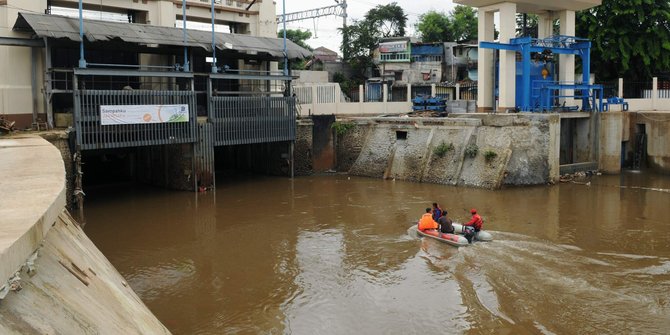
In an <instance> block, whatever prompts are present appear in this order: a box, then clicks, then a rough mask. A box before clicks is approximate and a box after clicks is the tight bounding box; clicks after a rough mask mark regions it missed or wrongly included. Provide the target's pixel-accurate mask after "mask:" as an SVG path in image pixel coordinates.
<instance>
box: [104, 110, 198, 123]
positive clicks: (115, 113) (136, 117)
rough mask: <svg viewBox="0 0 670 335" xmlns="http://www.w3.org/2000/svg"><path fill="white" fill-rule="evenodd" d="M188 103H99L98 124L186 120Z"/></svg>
mask: <svg viewBox="0 0 670 335" xmlns="http://www.w3.org/2000/svg"><path fill="white" fill-rule="evenodd" d="M188 118H189V114H188V105H107V106H104V105H101V106H100V124H101V125H103V126H107V125H118V124H142V123H166V122H188Z"/></svg>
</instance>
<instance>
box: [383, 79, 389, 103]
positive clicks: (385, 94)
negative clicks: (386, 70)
mask: <svg viewBox="0 0 670 335" xmlns="http://www.w3.org/2000/svg"><path fill="white" fill-rule="evenodd" d="M382 101H383V102H384V103H387V102H388V101H389V85H387V84H386V83H384V84H382Z"/></svg>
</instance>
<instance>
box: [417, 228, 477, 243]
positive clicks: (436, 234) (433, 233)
mask: <svg viewBox="0 0 670 335" xmlns="http://www.w3.org/2000/svg"><path fill="white" fill-rule="evenodd" d="M414 227H415V228H416V231H417V232H418V233H419V235H421V236H425V237H430V238H433V239H436V240H438V241H440V242H444V243H446V244H449V245H452V246H454V247H462V246H466V245H468V244H469V243H468V240H467V239H466V238H465V237H464V236H463V235H459V234H444V233H441V232H440V231H439V230H437V229H426V230H425V231H420V230H419V227H417V226H414Z"/></svg>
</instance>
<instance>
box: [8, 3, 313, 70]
mask: <svg viewBox="0 0 670 335" xmlns="http://www.w3.org/2000/svg"><path fill="white" fill-rule="evenodd" d="M14 30H19V31H32V32H34V33H35V35H36V37H48V38H67V39H69V40H72V41H76V42H79V41H80V39H79V19H77V18H72V17H65V16H57V15H46V14H32V13H19V17H18V18H17V20H16V23H15V24H14ZM84 36H86V40H88V41H89V42H100V41H109V40H112V39H116V38H118V39H120V40H122V41H124V42H128V43H137V44H160V45H172V46H183V45H184V31H183V30H182V29H179V28H172V27H161V26H152V25H146V24H136V23H121V22H107V21H97V20H84ZM186 36H187V39H186V45H187V46H190V47H200V48H203V49H206V50H208V51H211V50H212V33H211V32H208V31H200V30H192V29H187V30H186ZM215 39H216V48H217V49H220V50H236V51H242V52H257V53H267V54H270V55H272V56H275V57H283V50H284V46H283V43H284V42H283V40H281V39H279V38H269V37H256V36H250V35H240V34H224V33H216V35H215ZM224 45H225V46H227V47H225V46H224ZM286 49H287V53H288V57H289V58H291V59H295V58H307V57H310V56H311V55H312V53H311V52H310V51H309V50H307V49H305V48H303V47H301V46H299V45H297V44H295V43H293V42H292V41H290V40H287V41H286Z"/></svg>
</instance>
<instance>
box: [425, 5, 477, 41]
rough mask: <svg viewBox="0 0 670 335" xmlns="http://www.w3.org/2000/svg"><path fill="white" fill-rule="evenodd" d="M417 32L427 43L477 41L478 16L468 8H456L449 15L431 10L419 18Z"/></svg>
mask: <svg viewBox="0 0 670 335" xmlns="http://www.w3.org/2000/svg"><path fill="white" fill-rule="evenodd" d="M416 30H417V31H418V32H419V33H420V34H421V39H422V40H423V42H425V43H429V42H463V41H469V40H476V39H477V14H476V12H475V10H474V9H472V8H470V7H468V6H456V8H454V10H453V11H451V12H449V14H445V13H440V12H436V11H434V10H431V11H428V12H426V13H425V14H423V15H421V16H420V17H419V22H418V23H417V24H416Z"/></svg>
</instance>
